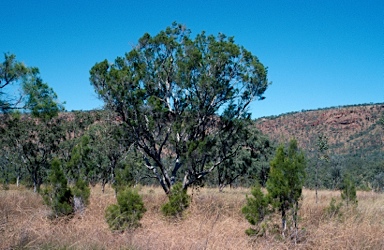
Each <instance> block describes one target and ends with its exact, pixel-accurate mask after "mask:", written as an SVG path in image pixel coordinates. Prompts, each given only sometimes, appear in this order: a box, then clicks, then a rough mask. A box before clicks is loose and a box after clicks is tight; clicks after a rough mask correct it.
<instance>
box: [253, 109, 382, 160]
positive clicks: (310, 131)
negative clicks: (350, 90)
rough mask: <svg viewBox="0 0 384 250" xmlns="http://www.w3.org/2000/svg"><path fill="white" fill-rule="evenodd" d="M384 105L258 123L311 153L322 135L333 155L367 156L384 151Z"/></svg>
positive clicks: (275, 136) (265, 130)
mask: <svg viewBox="0 0 384 250" xmlns="http://www.w3.org/2000/svg"><path fill="white" fill-rule="evenodd" d="M383 116H384V103H380V104H369V105H356V106H344V107H337V108H329V109H321V110H311V111H303V112H297V113H288V114H284V115H280V116H275V117H265V118H260V119H258V120H256V126H257V127H258V128H259V129H260V130H261V131H262V132H263V133H264V134H267V135H268V136H269V137H270V138H271V139H272V140H274V141H277V142H279V143H282V142H286V141H288V140H290V139H291V138H293V137H294V138H296V139H297V140H298V142H299V145H300V146H301V147H302V148H303V149H305V150H306V151H308V152H311V151H313V150H315V147H316V140H317V137H318V135H320V134H323V135H325V136H327V138H328V144H329V147H330V149H331V150H332V153H333V154H339V155H340V154H343V155H344V154H350V155H356V154H357V155H364V154H370V153H373V152H380V151H382V150H384V128H382V127H381V126H380V125H379V120H380V118H382V117H383Z"/></svg>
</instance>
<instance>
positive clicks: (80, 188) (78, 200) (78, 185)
mask: <svg viewBox="0 0 384 250" xmlns="http://www.w3.org/2000/svg"><path fill="white" fill-rule="evenodd" d="M71 190H72V194H73V200H74V202H73V206H74V210H75V212H76V211H82V210H83V209H84V207H85V206H87V205H89V196H90V195H91V189H90V188H89V186H88V182H86V181H85V180H83V179H81V178H79V179H78V180H77V181H76V182H75V185H74V186H73V187H72V188H71Z"/></svg>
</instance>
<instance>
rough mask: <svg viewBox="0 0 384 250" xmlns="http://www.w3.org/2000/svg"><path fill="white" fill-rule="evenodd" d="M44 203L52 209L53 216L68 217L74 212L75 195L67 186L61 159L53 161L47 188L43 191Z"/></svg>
mask: <svg viewBox="0 0 384 250" xmlns="http://www.w3.org/2000/svg"><path fill="white" fill-rule="evenodd" d="M42 196H43V199H44V202H45V203H46V204H47V205H48V206H49V207H50V208H51V209H52V216H53V217H59V216H66V215H69V214H71V213H72V212H73V207H72V201H73V194H72V192H71V190H70V188H69V187H68V186H67V179H66V178H65V176H64V173H63V171H62V170H61V162H60V160H59V159H57V158H55V159H53V161H52V163H51V171H50V174H49V176H48V184H47V187H46V188H44V189H43V191H42Z"/></svg>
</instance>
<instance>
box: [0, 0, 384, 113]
mask: <svg viewBox="0 0 384 250" xmlns="http://www.w3.org/2000/svg"><path fill="white" fill-rule="evenodd" d="M0 9H1V10H2V11H1V12H2V14H1V16H2V21H1V24H0V37H1V39H0V50H1V51H0V52H2V53H4V52H10V53H13V54H16V56H17V59H18V60H19V61H22V62H24V63H25V64H26V65H28V66H36V67H38V68H39V69H40V73H41V76H42V78H43V80H44V81H45V82H47V83H48V84H49V85H50V86H51V87H52V88H53V89H54V90H55V91H56V93H57V94H58V96H59V99H60V100H61V101H65V102H66V105H65V108H66V109H67V110H69V111H70V110H89V109H95V108H100V107H102V105H103V104H102V102H101V101H100V100H98V98H97V96H96V94H95V93H94V90H93V87H92V86H91V85H90V83H89V70H90V69H91V67H92V66H93V65H94V64H95V63H97V62H100V61H102V60H104V59H108V60H110V61H113V60H114V59H115V58H116V57H117V56H123V55H124V54H125V52H128V51H130V50H131V48H132V46H133V45H135V44H136V43H137V41H138V39H139V38H140V37H141V36H142V35H143V34H144V33H145V32H149V33H150V34H152V35H156V34H157V33H158V32H159V31H160V30H163V29H165V28H166V27H167V26H169V25H171V23H172V22H173V21H177V22H179V23H182V24H185V25H186V26H187V27H188V28H189V29H191V31H192V36H194V35H196V34H198V33H200V32H201V31H202V30H204V31H206V32H207V33H208V34H214V35H216V34H217V33H218V32H221V33H224V34H226V35H228V36H234V37H235V41H236V43H237V44H239V45H242V46H244V47H245V48H246V49H248V50H250V51H251V52H252V53H253V54H254V55H256V56H258V58H259V59H260V61H261V62H262V63H263V64H264V65H265V66H267V67H268V72H269V74H268V78H269V81H271V82H272V85H271V86H270V87H269V89H268V90H267V91H266V93H265V96H266V99H265V100H263V101H256V102H254V103H253V104H252V106H251V112H252V114H253V115H252V116H253V117H254V118H256V117H261V116H269V115H278V114H281V113H286V112H290V111H299V110H302V109H317V108H323V107H330V106H338V105H350V104H362V103H371V102H373V103H377V102H384V1H382V0H381V1H380V0H365V1H353V0H349V1H341V0H322V1H319V0H297V1H288V0H287V1H274V0H269V1H241V0H238V1H225V0H223V1H207V0H206V1H200V0H195V1H167V0H163V1H145V0H144V1H114V0H110V1H105V0H104V1H99V0H93V1H74V0H73V1H72V0H67V1H55V0H40V1H33V0H24V1H22V0H12V1H1V2H0ZM1 60H3V58H2V59H1Z"/></svg>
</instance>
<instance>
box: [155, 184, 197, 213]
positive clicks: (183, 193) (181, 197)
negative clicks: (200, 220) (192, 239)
mask: <svg viewBox="0 0 384 250" xmlns="http://www.w3.org/2000/svg"><path fill="white" fill-rule="evenodd" d="M168 199H169V201H168V202H167V203H165V204H164V205H162V206H161V212H162V213H163V214H164V215H165V216H167V217H180V216H182V214H183V212H184V211H185V210H186V209H187V208H188V207H189V203H190V201H191V199H190V197H189V195H188V194H187V190H186V189H183V185H182V184H181V183H176V184H174V185H173V187H172V190H171V192H170V193H169V194H168Z"/></svg>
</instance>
